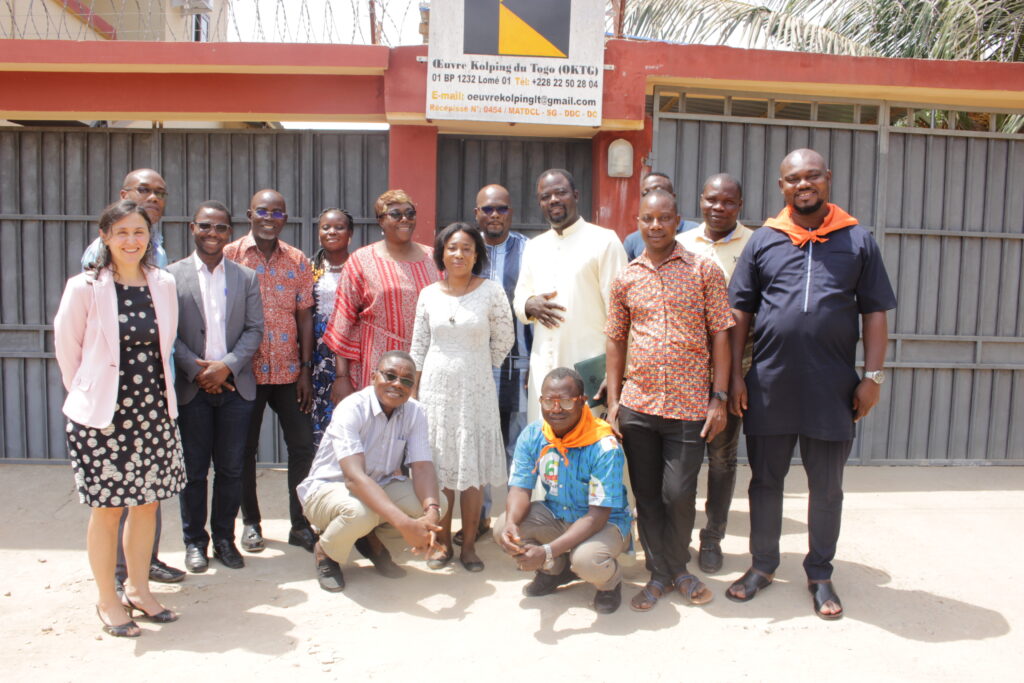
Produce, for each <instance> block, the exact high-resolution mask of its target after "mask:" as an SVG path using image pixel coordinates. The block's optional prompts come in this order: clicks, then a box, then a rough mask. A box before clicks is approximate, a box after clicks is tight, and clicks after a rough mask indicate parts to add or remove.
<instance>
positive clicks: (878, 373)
mask: <svg viewBox="0 0 1024 683" xmlns="http://www.w3.org/2000/svg"><path fill="white" fill-rule="evenodd" d="M864 379H869V380H871V381H872V382H874V383H875V384H884V383H885V370H871V371H869V372H865V373H864Z"/></svg>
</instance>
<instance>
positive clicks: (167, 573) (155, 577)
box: [149, 557, 185, 583]
mask: <svg viewBox="0 0 1024 683" xmlns="http://www.w3.org/2000/svg"><path fill="white" fill-rule="evenodd" d="M184 578H185V572H183V571H182V570H180V569H175V568H174V567H168V566H167V565H166V564H164V563H163V562H161V561H160V560H158V559H157V558H155V557H154V558H153V559H152V560H150V563H149V580H150V581H156V582H157V583H178V582H179V581H181V580H182V579H184Z"/></svg>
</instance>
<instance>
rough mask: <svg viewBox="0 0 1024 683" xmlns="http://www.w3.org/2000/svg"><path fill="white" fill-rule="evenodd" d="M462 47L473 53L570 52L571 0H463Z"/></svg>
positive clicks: (552, 54) (526, 54)
mask: <svg viewBox="0 0 1024 683" xmlns="http://www.w3.org/2000/svg"><path fill="white" fill-rule="evenodd" d="M463 1H464V3H465V5H464V8H465V12H464V16H465V25H464V29H463V40H462V50H463V52H464V53H466V54H474V55H508V56H514V57H561V58H563V59H564V58H566V57H568V56H569V15H570V11H571V9H572V2H571V0H463Z"/></svg>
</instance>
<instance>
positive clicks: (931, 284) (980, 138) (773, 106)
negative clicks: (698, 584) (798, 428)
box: [652, 88, 1024, 464]
mask: <svg viewBox="0 0 1024 683" xmlns="http://www.w3.org/2000/svg"><path fill="white" fill-rule="evenodd" d="M652 104H653V115H654V130H655V151H654V159H653V160H652V163H653V166H654V167H655V168H656V169H658V170H662V171H664V172H666V173H668V174H669V175H671V176H672V177H673V179H674V180H675V187H676V190H677V192H678V195H679V202H680V212H681V213H682V214H683V215H684V216H685V217H687V218H690V219H694V220H699V219H700V212H699V209H698V204H697V197H698V195H699V194H700V190H701V183H702V182H703V180H704V178H706V177H707V176H708V175H711V174H712V173H716V172H720V171H724V172H728V173H731V174H733V175H735V176H737V177H738V178H739V179H740V180H741V182H742V183H743V186H744V198H743V199H744V206H743V212H742V213H743V215H742V217H741V220H742V221H743V222H744V223H746V224H747V225H750V226H752V227H753V226H759V225H761V224H762V222H763V220H764V219H765V218H766V217H768V216H773V215H775V214H776V213H778V211H779V209H780V208H781V207H782V198H781V196H780V194H779V190H778V186H777V179H778V165H779V163H780V162H781V161H782V158H783V157H784V156H785V155H786V154H787V153H788V152H789V151H791V150H793V149H796V148H799V147H811V148H814V149H816V150H818V151H819V152H821V153H822V154H824V155H825V157H826V158H827V159H828V161H829V164H830V166H831V168H832V175H833V177H832V197H833V201H835V202H836V203H837V204H839V205H841V206H843V207H844V208H846V209H847V210H849V211H850V213H852V214H853V215H854V216H856V217H857V218H859V219H860V221H861V224H862V225H864V226H865V227H866V228H868V229H869V230H871V232H872V233H873V234H874V236H875V239H876V240H877V241H878V243H879V245H880V247H881V249H882V253H883V257H884V259H885V263H886V267H887V269H888V272H889V276H890V278H891V280H892V283H893V287H894V288H895V289H896V294H897V298H898V308H897V309H896V311H895V312H894V313H891V314H890V317H889V328H890V329H889V331H890V343H889V350H888V354H887V359H886V366H887V368H890V370H891V371H890V378H891V379H890V380H889V381H888V382H887V383H886V384H885V385H884V386H883V388H882V399H881V402H880V403H879V405H878V407H877V408H876V409H875V412H874V413H873V414H872V415H871V416H870V417H868V418H867V419H866V420H865V421H863V422H862V423H861V425H860V426H859V428H858V430H857V432H858V433H857V442H856V445H855V447H854V453H853V455H852V456H851V458H852V459H853V460H854V461H859V462H861V463H872V464H895V463H914V464H933V463H943V464H952V463H984V464H995V463H1004V464H1005V463H1015V464H1024V296H1022V294H1024V291H1022V289H1024V288H1022V284H1021V282H1022V281H1021V272H1022V265H1024V264H1022V256H1024V254H1022V248H1024V192H1022V190H1021V188H1024V134H1002V133H999V132H996V128H997V123H998V122H1000V121H1001V120H1002V119H1003V118H1005V117H1006V116H1008V115H1014V114H1020V113H1022V112H998V113H995V112H985V113H982V114H980V115H979V114H978V113H976V112H963V111H957V108H955V107H943V106H940V105H936V106H928V107H923V106H922V105H920V104H917V105H907V104H900V103H892V102H883V101H876V102H864V101H850V100H841V99H823V98H813V99H811V98H808V97H807V96H784V95H772V96H768V95H766V94H764V93H723V92H714V91H707V90H705V91H698V90H693V91H682V90H678V89H667V88H665V89H658V90H656V92H655V94H654V97H653V103H652ZM922 110H924V111H923V112H922ZM979 118H980V120H981V121H983V122H987V123H988V124H990V125H989V126H988V130H977V127H978V126H977V125H972V126H969V127H971V128H973V129H972V130H964V129H961V122H963V121H964V120H967V121H968V123H974V124H976V123H977V121H978V120H979Z"/></svg>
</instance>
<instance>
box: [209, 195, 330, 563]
mask: <svg viewBox="0 0 1024 683" xmlns="http://www.w3.org/2000/svg"><path fill="white" fill-rule="evenodd" d="M245 215H246V216H247V217H248V218H249V223H250V226H251V230H250V232H249V234H248V235H246V236H244V237H242V238H241V239H238V240H235V241H234V242H232V243H231V244H229V245H228V246H226V247H224V255H225V256H226V257H228V258H229V259H231V260H232V261H235V262H236V263H240V264H242V265H243V266H247V267H249V268H252V269H253V270H255V271H256V276H257V277H258V278H259V281H260V295H261V296H262V299H263V342H262V343H261V344H260V348H259V350H258V351H256V355H254V356H253V359H252V366H253V372H254V374H255V375H256V400H255V404H254V405H253V413H252V419H251V420H250V422H249V434H248V438H247V439H246V444H245V461H244V466H243V469H242V505H241V507H242V522H243V524H244V526H243V529H242V548H243V549H244V550H247V551H248V552H251V553H258V552H261V551H262V550H263V549H264V547H265V544H264V541H263V529H262V528H261V526H260V522H261V521H262V516H261V514H260V504H259V499H258V498H257V497H256V455H257V452H258V451H259V446H260V427H261V426H262V425H263V411H264V408H265V407H266V406H267V405H268V404H269V405H270V409H271V410H273V411H274V412H275V413H277V417H278V420H279V421H280V423H281V432H282V434H283V436H284V442H285V444H286V445H287V446H288V503H289V514H290V517H291V523H292V528H291V531H290V532H289V534H288V543H290V544H291V545H297V546H300V547H302V548H305V549H306V550H308V551H309V552H313V546H314V545H315V544H316V534H315V533H314V532H313V530H312V529H311V528H310V526H309V522H308V521H306V518H305V517H304V516H303V515H302V504H301V503H300V502H299V498H298V495H297V494H296V492H295V488H296V487H297V486H298V485H299V483H300V482H301V481H302V480H303V479H305V478H306V475H307V474H309V466H310V464H311V463H312V462H313V422H312V420H311V419H310V416H309V413H310V412H311V411H312V409H313V378H312V372H313V370H312V368H313V269H312V266H311V265H310V263H309V259H307V258H306V256H305V255H304V254H303V253H302V252H301V251H300V250H298V249H296V248H295V247H293V246H291V245H290V244H286V243H284V242H283V241H282V240H281V239H279V237H280V235H281V230H283V229H284V224H285V222H286V221H287V220H288V212H287V209H286V208H285V202H284V197H282V196H281V194H280V193H279V192H277V191H276V190H260V191H259V192H257V193H256V194H254V195H253V196H252V199H251V200H250V202H249V210H248V211H246V212H245Z"/></svg>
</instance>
